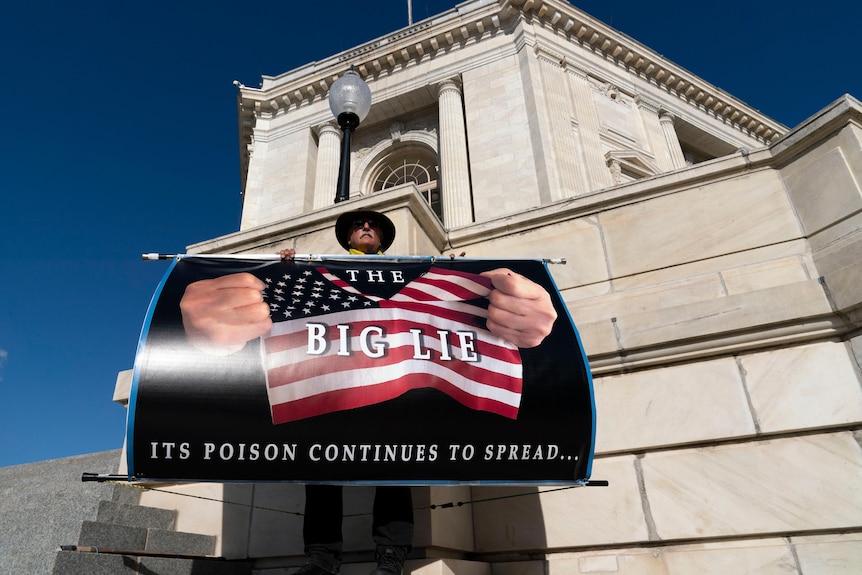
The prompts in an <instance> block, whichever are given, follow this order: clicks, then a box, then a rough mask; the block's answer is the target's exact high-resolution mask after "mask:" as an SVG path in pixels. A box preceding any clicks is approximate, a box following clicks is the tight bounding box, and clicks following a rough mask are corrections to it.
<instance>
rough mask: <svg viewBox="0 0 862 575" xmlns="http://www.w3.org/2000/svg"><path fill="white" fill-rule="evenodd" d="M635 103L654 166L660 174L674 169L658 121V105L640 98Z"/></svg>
mask: <svg viewBox="0 0 862 575" xmlns="http://www.w3.org/2000/svg"><path fill="white" fill-rule="evenodd" d="M635 102H636V103H637V107H638V112H639V116H640V121H641V127H642V128H643V132H644V138H645V140H646V142H647V143H648V145H649V151H650V152H652V154H653V156H654V157H655V163H656V165H657V166H658V168H659V169H660V170H661V171H662V172H669V171H671V170H673V169H675V168H674V165H673V160H672V159H671V157H670V150H668V148H667V143H666V142H665V137H664V130H662V127H661V125H660V123H659V120H658V113H659V109H660V107H659V105H658V104H656V103H655V102H651V101H647V100H646V99H644V98H643V97H642V96H638V97H637V98H635Z"/></svg>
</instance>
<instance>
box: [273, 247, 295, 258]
mask: <svg viewBox="0 0 862 575" xmlns="http://www.w3.org/2000/svg"><path fill="white" fill-rule="evenodd" d="M277 253H278V255H280V256H281V259H283V260H292V259H293V256H295V255H296V250H295V249H293V248H285V249H283V250H278V252H277Z"/></svg>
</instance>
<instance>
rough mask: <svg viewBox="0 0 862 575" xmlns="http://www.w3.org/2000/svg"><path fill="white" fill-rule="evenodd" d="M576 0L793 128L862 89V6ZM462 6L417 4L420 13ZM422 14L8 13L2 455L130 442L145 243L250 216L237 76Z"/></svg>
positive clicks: (1, 176) (135, 5) (300, 9)
mask: <svg viewBox="0 0 862 575" xmlns="http://www.w3.org/2000/svg"><path fill="white" fill-rule="evenodd" d="M574 4H575V5H576V6H577V7H579V8H581V9H582V10H584V11H586V12H587V13H589V14H592V15H593V16H595V17H597V18H599V19H600V20H602V21H604V22H606V23H607V24H610V25H611V26H613V27H615V28H617V29H619V30H621V31H623V32H625V33H626V34H628V35H629V36H631V37H632V38H635V39H636V40H638V41H640V42H642V43H643V44H646V45H647V46H649V47H651V48H652V49H654V50H655V51H657V52H658V53H660V54H662V55H663V56H665V57H666V58H668V59H669V60H671V61H673V62H675V63H676V64H678V65H681V66H683V67H684V68H686V69H688V70H689V71H691V72H693V73H695V74H697V75H698V76H700V77H702V78H703V79H705V80H707V81H708V82H710V83H712V84H714V85H716V86H718V87H719V88H721V89H723V90H724V91H726V92H729V93H730V94H733V95H734V96H736V97H737V98H739V99H741V100H742V101H744V102H746V103H748V104H749V105H751V106H753V107H755V108H757V109H759V110H760V111H761V112H763V113H764V114H766V115H767V116H769V117H771V118H773V119H775V120H777V121H779V122H781V123H783V124H785V125H787V126H791V127H792V126H795V125H797V124H799V123H800V122H802V121H803V120H805V119H806V118H807V117H809V116H811V115H813V114H814V113H816V112H817V111H819V110H820V109H822V108H823V107H825V106H827V105H828V104H829V103H831V102H832V101H834V100H835V99H837V98H839V97H840V96H841V95H843V94H844V93H851V94H853V95H855V96H856V97H860V98H862V74H860V73H859V63H858V46H857V43H858V37H859V32H858V30H857V29H856V27H857V26H858V22H859V21H860V20H862V3H857V2H849V1H846V0H841V1H839V0H822V1H821V2H819V3H817V4H808V5H807V10H809V11H811V12H807V13H806V12H803V11H802V10H801V9H794V8H792V7H790V6H791V5H792V3H787V2H782V1H777V0H761V1H759V2H735V1H727V2H724V3H721V4H715V3H707V4H701V5H699V4H697V3H694V4H692V3H687V4H685V6H686V7H685V10H684V11H682V10H680V6H683V4H680V3H678V2H672V1H670V0H653V1H652V2H646V3H645V2H642V0H641V1H630V0H617V1H615V2H606V1H599V0H589V1H583V2H574ZM454 6H455V3H454V2H450V1H443V0H414V2H413V16H414V21H419V20H422V19H424V18H426V17H429V16H432V15H435V14H438V13H440V12H443V11H446V10H448V9H450V8H452V7H454ZM406 25H407V2H406V0H362V1H357V0H354V1H345V0H338V1H334V0H333V1H327V0H316V1H313V2H288V1H285V0H282V1H281V2H271V3H268V4H248V5H243V4H242V3H237V2H224V1H220V0H209V1H207V2H202V1H198V0H188V1H184V2H165V1H162V0H153V1H150V2H127V1H117V0H114V1H112V2H106V1H102V0H96V1H91V2H82V3H71V2H65V1H59V0H47V1H45V2H39V3H25V2H14V3H12V4H10V5H9V6H6V7H4V8H3V9H2V13H0V56H2V58H0V62H2V64H0V71H2V75H0V82H2V90H0V117H2V123H0V134H2V137H0V201H2V203H0V467H3V466H7V465H15V464H20V463H27V462H31V461H41V460H46V459H53V458H57V457H66V456H70V455H78V454H83V453H91V452H95V451H102V450H106V449H116V448H119V447H121V446H122V442H123V435H124V431H125V411H124V409H123V408H122V407H120V406H119V405H117V404H115V403H113V402H112V401H111V396H112V393H113V389H114V382H115V379H116V375H117V372H119V371H121V370H125V369H130V368H131V367H132V365H133V362H134V355H135V349H136V347H137V339H138V335H139V332H140V328H141V323H142V320H143V318H144V314H145V312H146V309H147V306H148V304H149V300H150V297H151V295H152V293H153V290H154V289H155V287H156V285H157V284H158V281H159V280H160V279H161V276H162V274H163V273H164V271H165V269H166V264H165V263H163V262H147V263H145V262H142V261H141V258H140V255H141V253H144V252H155V251H159V252H167V253H176V252H183V251H184V250H185V246H187V245H189V244H192V243H196V242H199V241H203V240H206V239H209V238H213V237H216V236H220V235H223V234H227V233H230V232H233V231H236V230H237V229H238V226H239V218H240V208H241V199H240V177H239V159H238V158H239V156H238V145H237V117H236V88H235V87H234V86H233V85H232V81H233V80H239V81H240V82H242V83H244V84H246V85H248V86H257V85H258V84H259V82H260V77H261V75H262V74H266V75H277V74H280V73H282V72H286V71H288V70H292V69H294V68H296V67H299V66H301V65H303V64H305V63H307V62H310V61H313V60H320V59H323V58H326V57H328V56H330V55H332V54H335V53H338V52H341V51H343V50H346V49H349V48H352V47H354V46H356V45H359V44H362V43H364V42H366V41H369V40H372V39H374V38H377V37H379V36H382V35H385V34H388V33H390V32H393V31H395V30H398V29H400V28H402V27H404V26H406ZM84 471H86V470H84Z"/></svg>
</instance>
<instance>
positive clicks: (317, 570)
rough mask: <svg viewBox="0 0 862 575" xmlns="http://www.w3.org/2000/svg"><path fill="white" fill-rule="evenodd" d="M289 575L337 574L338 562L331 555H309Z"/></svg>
mask: <svg viewBox="0 0 862 575" xmlns="http://www.w3.org/2000/svg"><path fill="white" fill-rule="evenodd" d="M291 575H338V564H337V563H336V562H335V558H334V557H332V556H326V557H322V556H320V555H310V556H309V557H308V558H307V559H306V560H305V563H303V564H302V567H300V568H299V569H297V570H296V571H294V572H293V573H291Z"/></svg>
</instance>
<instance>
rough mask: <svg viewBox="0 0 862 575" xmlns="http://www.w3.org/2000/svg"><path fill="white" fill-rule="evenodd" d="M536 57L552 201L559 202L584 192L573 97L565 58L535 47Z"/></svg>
mask: <svg viewBox="0 0 862 575" xmlns="http://www.w3.org/2000/svg"><path fill="white" fill-rule="evenodd" d="M536 57H537V59H538V61H539V70H540V73H541V78H542V86H543V87H544V102H545V113H546V116H547V117H546V121H544V122H542V124H541V126H542V128H541V130H540V131H541V132H546V133H543V134H542V139H543V142H545V143H548V144H549V146H548V147H549V148H550V150H548V152H546V153H545V162H546V163H547V164H552V165H549V166H548V170H549V173H548V186H549V198H548V199H549V200H550V201H552V202H553V201H556V200H560V199H563V198H570V197H572V196H576V195H578V194H582V193H583V192H584V190H583V182H582V181H581V176H580V174H579V173H578V168H579V166H578V157H577V143H576V142H575V134H574V130H573V129H572V112H573V105H572V99H573V98H572V96H571V94H570V93H569V89H568V86H567V81H566V72H565V70H564V63H565V59H564V58H563V57H562V56H561V55H559V54H555V53H554V52H552V51H550V50H549V49H548V48H546V47H543V46H538V45H537V46H536Z"/></svg>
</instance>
